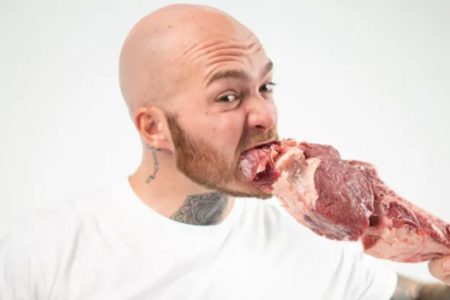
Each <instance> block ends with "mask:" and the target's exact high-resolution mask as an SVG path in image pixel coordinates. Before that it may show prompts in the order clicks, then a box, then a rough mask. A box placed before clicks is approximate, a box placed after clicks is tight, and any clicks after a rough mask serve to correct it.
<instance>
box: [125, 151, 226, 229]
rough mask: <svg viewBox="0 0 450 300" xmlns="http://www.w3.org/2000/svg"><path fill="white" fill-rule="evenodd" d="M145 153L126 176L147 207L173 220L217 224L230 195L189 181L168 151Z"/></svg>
mask: <svg viewBox="0 0 450 300" xmlns="http://www.w3.org/2000/svg"><path fill="white" fill-rule="evenodd" d="M148 154H150V155H145V156H144V159H143V161H142V163H141V165H140V166H139V168H138V169H137V170H136V171H135V172H134V174H132V175H131V176H130V177H129V183H130V185H131V187H132V189H133V190H134V192H135V193H136V195H137V196H138V197H139V198H140V199H141V200H142V201H143V202H144V203H145V204H146V205H147V206H149V207H150V208H152V209H153V210H155V211H156V212H158V213H159V214H161V215H163V216H166V217H168V218H170V219H172V220H174V221H178V222H183V223H187V224H195V225H213V224H218V223H220V222H221V221H222V220H223V219H224V218H225V217H226V216H227V215H228V214H229V212H230V211H231V208H232V206H233V203H234V199H233V198H232V197H230V196H228V195H226V194H223V193H221V192H218V191H215V190H211V189H208V188H206V187H203V186H201V185H199V184H197V183H195V182H193V181H192V180H190V179H189V178H188V177H187V176H186V175H184V174H183V173H181V172H180V171H179V170H178V169H177V168H176V165H175V159H174V157H173V154H172V153H169V152H165V151H158V152H156V153H155V154H156V155H152V154H151V153H148ZM155 159H156V161H155Z"/></svg>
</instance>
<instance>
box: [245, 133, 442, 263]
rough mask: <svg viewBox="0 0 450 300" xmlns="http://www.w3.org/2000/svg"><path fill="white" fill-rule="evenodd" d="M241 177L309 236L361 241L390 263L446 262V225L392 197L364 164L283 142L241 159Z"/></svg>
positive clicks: (330, 149) (369, 251)
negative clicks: (439, 259)
mask: <svg viewBox="0 0 450 300" xmlns="http://www.w3.org/2000/svg"><path fill="white" fill-rule="evenodd" d="M241 169H242V172H243V174H244V176H245V177H246V178H247V179H248V180H249V181H252V182H253V183H254V184H256V185H257V186H258V187H259V188H260V189H261V190H263V191H265V192H272V193H273V194H274V195H275V196H276V197H277V198H278V199H279V200H280V202H281V204H282V205H283V207H284V208H285V209H286V210H287V211H288V212H289V213H290V214H291V215H292V216H293V217H294V218H295V219H296V220H297V221H298V222H300V223H301V224H303V225H305V226H307V227H308V228H310V229H311V230H313V231H314V232H316V233H317V234H320V235H323V236H325V237H327V238H330V239H335V240H352V241H355V240H361V241H362V243H363V245H364V249H365V252H366V253H367V254H370V255H373V256H376V257H378V258H386V259H390V260H395V261H402V262H418V261H424V260H429V259H433V258H437V257H441V256H444V255H449V254H450V225H449V224H446V223H445V222H443V221H442V220H439V219H438V218H436V217H434V216H432V215H430V214H429V213H427V212H425V211H424V210H422V209H420V208H418V207H416V206H414V205H413V204H412V203H410V202H408V201H406V200H405V199H402V198H401V197H399V196H398V195H396V194H395V193H394V192H393V191H392V190H390V189H389V188H388V187H387V186H386V185H385V184H384V183H383V182H382V181H381V180H380V179H379V177H378V174H377V172H376V170H375V168H374V167H373V166H372V165H371V164H369V163H365V162H359V161H346V160H342V159H341V158H340V155H339V153H338V151H336V149H334V148H333V147H331V146H326V145H317V144H308V143H300V144H298V143H296V142H295V141H293V140H284V141H282V142H278V143H273V144H271V145H266V146H263V147H258V148H256V149H252V150H250V151H247V152H246V153H244V154H243V156H242V158H241Z"/></svg>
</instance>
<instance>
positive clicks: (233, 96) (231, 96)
mask: <svg viewBox="0 0 450 300" xmlns="http://www.w3.org/2000/svg"><path fill="white" fill-rule="evenodd" d="M238 99H239V97H238V96H237V95H236V94H225V95H223V96H220V97H219V98H218V99H217V101H218V102H223V103H231V102H234V101H236V100H238Z"/></svg>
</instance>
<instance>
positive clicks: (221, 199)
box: [170, 192, 228, 225]
mask: <svg viewBox="0 0 450 300" xmlns="http://www.w3.org/2000/svg"><path fill="white" fill-rule="evenodd" d="M227 204H228V196H227V195H226V194H223V193H219V192H213V193H207V194H198V195H190V196H188V197H187V198H186V200H185V201H184V203H183V205H182V206H181V207H180V208H179V209H178V210H177V211H176V212H175V214H174V215H173V216H171V217H170V218H171V219H173V220H175V221H178V222H183V223H187V224H193V225H213V224H217V223H219V222H220V221H221V219H222V217H223V212H224V210H225V208H226V207H227Z"/></svg>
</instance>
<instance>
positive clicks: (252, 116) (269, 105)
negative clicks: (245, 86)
mask: <svg viewBox="0 0 450 300" xmlns="http://www.w3.org/2000/svg"><path fill="white" fill-rule="evenodd" d="M249 102H250V103H248V104H249V108H248V119H247V122H248V126H249V127H250V128H251V129H253V130H256V131H266V130H270V129H273V128H274V127H275V126H276V123H277V110H276V107H275V104H274V103H273V100H272V99H265V98H263V97H255V98H253V99H252V100H251V101H249Z"/></svg>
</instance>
